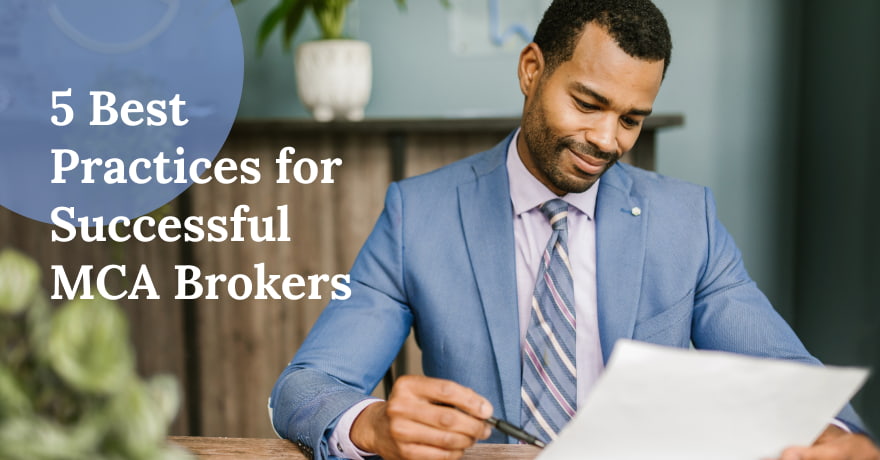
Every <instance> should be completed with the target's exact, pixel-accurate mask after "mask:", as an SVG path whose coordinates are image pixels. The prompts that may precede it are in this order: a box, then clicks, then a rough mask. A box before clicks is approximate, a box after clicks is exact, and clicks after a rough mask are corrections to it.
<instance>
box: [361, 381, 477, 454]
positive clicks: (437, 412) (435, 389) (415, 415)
mask: <svg viewBox="0 0 880 460" xmlns="http://www.w3.org/2000/svg"><path fill="white" fill-rule="evenodd" d="M439 404H446V405H449V406H454V407H446V406H441V405H439ZM459 409H460V410H459ZM491 416H492V405H491V404H490V403H489V401H487V400H486V399H485V398H483V397H482V396H480V395H478V394H477V393H476V392H474V390H471V389H470V388H466V387H463V386H461V385H459V384H457V383H455V382H452V381H449V380H441V379H435V378H430V377H421V376H403V377H401V378H399V379H398V380H397V382H395V384H394V387H393V388H392V390H391V395H390V397H389V398H388V401H387V402H379V403H375V404H371V405H369V406H367V408H366V409H364V411H363V412H361V414H360V415H359V416H358V417H357V418H356V419H355V421H354V423H353V424H352V426H351V433H350V437H351V440H352V442H353V443H354V444H355V445H356V446H358V447H359V448H360V449H362V450H365V451H369V452H375V453H377V454H379V455H381V456H382V458H385V459H386V460H393V459H458V458H461V456H462V455H463V454H464V450H465V449H466V448H468V447H470V446H472V445H474V443H475V442H477V440H480V439H486V438H488V437H489V435H490V434H491V433H492V431H491V428H490V426H489V425H488V424H486V423H485V422H483V421H482V420H481V419H486V418H488V417H491Z"/></svg>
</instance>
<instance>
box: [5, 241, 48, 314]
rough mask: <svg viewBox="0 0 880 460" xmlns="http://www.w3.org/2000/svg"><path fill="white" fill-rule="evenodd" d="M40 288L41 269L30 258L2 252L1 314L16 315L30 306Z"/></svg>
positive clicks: (11, 251)
mask: <svg viewBox="0 0 880 460" xmlns="http://www.w3.org/2000/svg"><path fill="white" fill-rule="evenodd" d="M39 288H40V267H39V266H37V264H36V263H35V262H34V261H33V260H31V259H30V258H29V257H28V256H26V255H24V254H22V253H20V252H18V251H15V250H12V249H6V250H4V251H3V252H0V313H9V314H13V315H14V314H16V313H19V312H21V311H22V310H24V309H25V308H27V307H28V305H30V303H31V300H32V299H33V298H34V295H35V294H36V293H37V291H38V290H39Z"/></svg>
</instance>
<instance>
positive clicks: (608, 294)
mask: <svg viewBox="0 0 880 460" xmlns="http://www.w3.org/2000/svg"><path fill="white" fill-rule="evenodd" d="M631 189H632V181H631V179H630V177H629V176H628V175H627V174H626V171H625V170H624V168H623V167H622V166H615V167H613V168H611V169H610V170H609V171H608V172H606V173H605V175H603V176H602V180H601V181H600V182H599V194H598V197H597V199H596V200H597V201H596V284H597V286H596V288H597V296H598V302H599V305H598V314H599V336H600V340H601V343H602V356H603V357H604V360H605V362H606V363H607V362H608V357H609V356H610V355H611V350H612V348H613V347H614V343H615V342H617V339H619V338H632V336H633V329H634V327H635V320H636V314H637V313H638V304H639V294H640V292H641V284H642V269H643V262H644V258H645V236H646V233H645V231H646V229H647V222H648V218H649V217H650V215H651V214H650V208H649V207H648V200H647V198H645V197H636V196H633V195H632V194H631V193H630V192H631ZM635 208H638V210H635Z"/></svg>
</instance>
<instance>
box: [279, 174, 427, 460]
mask: <svg viewBox="0 0 880 460" xmlns="http://www.w3.org/2000/svg"><path fill="white" fill-rule="evenodd" d="M402 209H403V207H402V198H401V194H400V192H399V188H398V186H397V185H396V184H391V186H390V187H389V189H388V193H387V195H386V198H385V209H384V211H383V212H382V214H381V215H380V217H379V220H378V222H377V223H376V226H375V227H374V229H373V231H372V233H371V234H370V236H369V238H368V239H367V242H366V243H365V244H364V246H363V248H362V249H361V252H360V254H359V255H358V257H357V259H356V260H355V263H354V266H353V267H352V270H351V283H350V288H351V296H350V297H349V298H348V299H346V300H332V301H331V302H330V303H329V304H328V306H327V308H325V310H324V311H323V312H322V313H321V316H320V317H319V318H318V321H317V322H316V323H315V326H314V327H313V328H312V330H311V332H310V333H309V335H308V337H306V340H305V342H304V343H303V345H302V347H301V348H300V349H299V351H298V352H297V353H296V356H294V358H293V360H292V361H291V362H290V364H289V365H288V366H287V368H286V369H285V370H284V371H283V373H282V374H281V376H280V377H279V378H278V381H277V382H276V384H275V387H274V389H273V390H272V396H271V398H270V402H269V406H270V414H271V415H272V417H271V418H272V424H273V426H274V428H275V431H276V432H277V433H278V434H279V435H280V436H282V437H284V438H287V439H290V440H292V441H294V442H295V443H297V444H298V445H301V444H304V445H306V446H308V447H309V448H310V449H311V450H313V453H314V457H315V458H319V459H323V458H327V457H328V455H329V453H328V447H327V439H328V438H329V436H330V433H331V432H332V431H333V428H334V427H335V426H336V421H337V419H338V418H339V417H340V416H341V415H342V413H343V412H345V411H346V410H347V409H348V408H349V407H351V406H353V405H354V404H356V403H357V402H359V401H361V400H363V399H365V398H367V395H368V394H369V393H370V392H371V391H372V390H373V388H375V386H376V385H377V384H378V382H379V380H380V379H381V378H382V376H383V375H384V373H385V371H386V370H387V369H388V367H389V366H390V364H391V362H392V361H393V360H394V357H395V356H396V355H397V352H398V351H399V350H400V347H401V346H402V344H403V342H404V340H405V339H406V337H407V335H408V334H409V330H410V326H411V324H412V313H411V311H410V308H409V306H408V305H407V303H406V298H407V296H406V292H405V286H404V284H403V267H402V260H403V258H402V251H403V245H404V242H403V241H402V234H403V233H402V222H403V216H402ZM310 449H308V448H307V449H304V450H310Z"/></svg>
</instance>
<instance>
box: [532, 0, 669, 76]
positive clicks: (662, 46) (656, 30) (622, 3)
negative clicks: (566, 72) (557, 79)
mask: <svg viewBox="0 0 880 460" xmlns="http://www.w3.org/2000/svg"><path fill="white" fill-rule="evenodd" d="M591 22H595V23H596V24H598V25H600V26H602V27H603V28H604V29H605V30H606V31H608V33H609V35H611V37H612V38H614V40H615V41H616V42H617V45H618V46H620V49H622V50H623V51H624V52H626V54H629V55H630V56H632V57H635V58H639V59H644V60H647V61H659V60H661V59H662V60H663V75H664V76H665V75H666V69H667V68H668V67H669V61H670V59H671V57H672V37H671V36H670V34H669V26H668V25H667V24H666V18H665V17H663V13H661V12H660V10H659V9H658V8H657V6H655V5H654V4H653V3H651V1H650V0H554V1H553V3H552V4H551V5H550V7H549V8H547V11H546V12H545V13H544V17H543V18H542V19H541V23H540V24H538V30H537V31H536V32H535V38H534V40H533V41H534V42H535V44H537V45H538V48H540V49H541V53H543V55H544V64H545V65H546V66H547V70H548V71H549V72H550V73H552V72H553V70H554V69H556V66H558V65H559V64H562V63H563V62H565V61H568V60H569V59H571V57H572V55H574V48H575V46H576V45H577V42H578V39H580V36H581V34H582V33H583V32H584V28H585V27H586V25H587V24H589V23H591Z"/></svg>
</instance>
